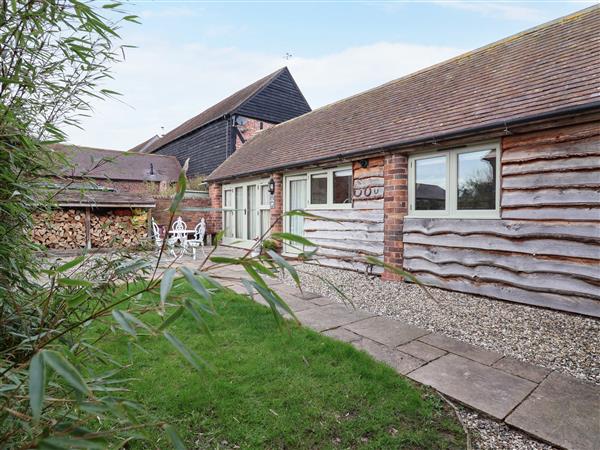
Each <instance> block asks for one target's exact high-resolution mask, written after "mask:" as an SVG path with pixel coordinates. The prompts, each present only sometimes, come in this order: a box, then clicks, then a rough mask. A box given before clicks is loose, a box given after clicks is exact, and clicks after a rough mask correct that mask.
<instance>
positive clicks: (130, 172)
mask: <svg viewBox="0 0 600 450" xmlns="http://www.w3.org/2000/svg"><path fill="white" fill-rule="evenodd" d="M54 149H55V150H56V151H58V152H61V153H63V154H64V155H66V158H67V160H68V161H69V162H70V164H71V167H64V168H63V172H62V173H63V175H65V176H73V177H81V176H85V177H87V178H101V179H110V180H129V181H176V180H177V178H178V177H179V172H180V171H181V165H180V164H179V162H178V161H177V158H175V157H174V156H163V155H147V154H145V153H129V152H120V151H117V150H106V149H102V148H92V147H81V146H76V145H62V144H61V145H55V146H54Z"/></svg>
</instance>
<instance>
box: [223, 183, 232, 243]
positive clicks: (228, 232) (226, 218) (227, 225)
mask: <svg viewBox="0 0 600 450" xmlns="http://www.w3.org/2000/svg"><path fill="white" fill-rule="evenodd" d="M223 209H224V211H223V222H224V223H223V229H224V230H225V232H224V236H225V237H228V238H229V237H233V220H234V219H233V218H234V211H233V190H232V189H226V190H225V191H223Z"/></svg>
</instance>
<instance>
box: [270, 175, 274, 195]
mask: <svg viewBox="0 0 600 450" xmlns="http://www.w3.org/2000/svg"><path fill="white" fill-rule="evenodd" d="M274 193H275V180H274V179H273V177H271V178H269V194H271V195H273V194H274Z"/></svg>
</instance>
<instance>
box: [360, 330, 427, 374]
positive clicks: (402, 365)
mask: <svg viewBox="0 0 600 450" xmlns="http://www.w3.org/2000/svg"><path fill="white" fill-rule="evenodd" d="M352 345H354V346H355V347H356V348H357V349H359V350H363V351H365V352H367V353H368V354H370V355H371V356H372V357H373V358H375V359H376V360H378V361H381V362H384V363H386V364H387V365H389V366H391V367H393V368H394V369H396V370H397V371H398V372H399V373H401V374H404V375H405V374H407V373H409V372H412V371H413V370H415V369H416V368H418V367H421V366H422V365H423V364H425V361H422V360H420V359H417V358H415V357H413V356H410V355H407V354H406V353H402V352H400V351H398V350H396V349H394V348H390V347H388V346H386V345H382V344H380V343H378V342H375V341H372V340H371V339H366V338H362V339H360V340H358V341H354V342H352Z"/></svg>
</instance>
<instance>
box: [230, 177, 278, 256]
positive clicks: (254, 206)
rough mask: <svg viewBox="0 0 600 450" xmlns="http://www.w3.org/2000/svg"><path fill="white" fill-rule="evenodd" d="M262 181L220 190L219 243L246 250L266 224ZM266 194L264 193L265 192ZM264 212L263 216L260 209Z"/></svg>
mask: <svg viewBox="0 0 600 450" xmlns="http://www.w3.org/2000/svg"><path fill="white" fill-rule="evenodd" d="M265 186H266V181H262V180H261V181H259V182H251V183H240V184H231V185H227V186H224V188H223V210H224V211H223V228H224V230H225V236H224V239H223V242H224V243H226V244H229V245H235V246H239V247H244V248H250V247H251V246H252V245H254V243H255V242H256V240H257V239H258V238H260V236H261V234H262V232H264V231H266V229H265V230H263V222H265V221H266V222H268V221H269V214H268V213H269V210H268V207H269V205H268V203H267V204H264V203H265V200H264V199H263V197H264V198H266V201H268V200H269V198H268V196H267V195H265V189H264V187H265ZM267 194H268V192H267ZM265 209H266V213H265V212H264V210H265Z"/></svg>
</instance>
